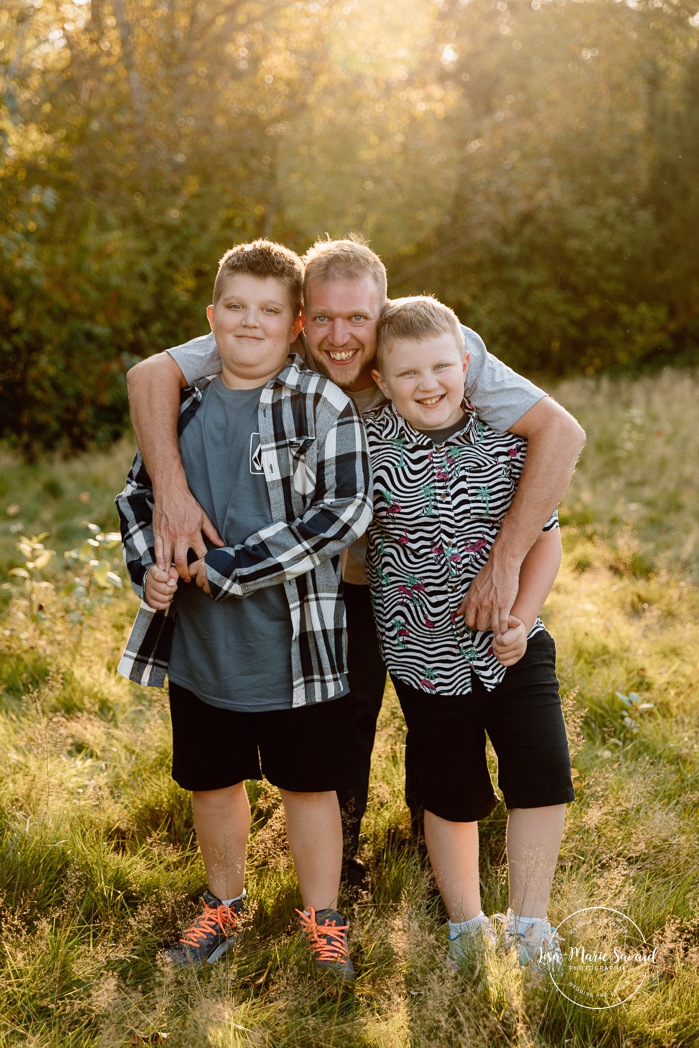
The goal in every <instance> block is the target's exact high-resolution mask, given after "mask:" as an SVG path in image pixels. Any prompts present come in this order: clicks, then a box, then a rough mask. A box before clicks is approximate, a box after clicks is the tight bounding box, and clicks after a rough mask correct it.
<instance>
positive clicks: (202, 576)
mask: <svg viewBox="0 0 699 1048" xmlns="http://www.w3.org/2000/svg"><path fill="white" fill-rule="evenodd" d="M189 571H190V574H191V576H192V580H193V581H194V582H196V584H197V586H198V587H199V589H200V590H203V591H204V593H206V594H207V596H209V597H210V596H211V590H210V588H209V580H208V579H207V577H206V564H205V563H204V558H203V557H202V558H201V559H200V560H195V561H194V563H193V564H190V566H189Z"/></svg>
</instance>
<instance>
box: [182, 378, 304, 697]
mask: <svg viewBox="0 0 699 1048" xmlns="http://www.w3.org/2000/svg"><path fill="white" fill-rule="evenodd" d="M263 388H264V387H263V386H259V387H257V388H256V389H230V388H229V387H228V386H226V385H224V383H223V382H222V381H221V378H220V377H217V378H216V379H214V381H213V382H211V383H210V385H208V386H207V387H206V389H205V390H204V391H203V400H202V403H201V405H200V407H199V408H198V410H197V412H196V414H195V415H194V416H193V418H192V419H191V420H190V422H189V423H188V424H187V426H186V427H185V429H184V431H183V432H182V435H181V437H180V448H181V451H182V462H183V465H184V470H185V473H186V475H187V482H188V484H189V488H190V491H191V492H192V494H193V495H194V497H195V498H196V500H197V502H198V503H199V504H200V506H201V507H202V508H203V509H204V511H205V512H206V513H207V515H208V516H209V518H210V520H211V521H212V522H213V524H214V525H215V527H216V528H217V529H218V532H219V534H220V535H221V538H222V539H223V540H224V542H225V544H226V546H235V545H237V544H238V543H241V542H244V541H245V539H247V538H248V537H249V536H250V535H252V534H254V532H256V531H258V530H259V529H260V528H264V527H266V526H268V525H269V524H271V523H272V513H271V509H270V503H269V494H268V491H267V483H266V480H265V476H264V473H263V471H262V462H261V459H260V435H259V432H258V424H257V413H258V406H259V403H260V396H261V394H262V389H263ZM176 608H177V618H176V621H175V630H174V636H173V642H172V652H171V656H170V664H169V668H168V674H169V676H170V679H171V680H172V681H174V682H175V683H176V684H179V685H181V686H182V687H184V688H188V689H189V690H190V691H192V692H194V694H195V695H197V696H198V697H199V698H200V699H202V700H203V701H204V702H208V703H210V704H211V705H213V706H222V707H226V708H228V709H234V710H243V711H248V712H252V711H261V710H279V709H289V708H291V705H292V701H291V696H292V678H291V654H290V652H291V617H290V614H289V605H288V602H287V599H286V595H285V593H284V588H283V586H282V585H278V586H268V587H266V588H264V589H261V590H258V591H257V592H256V593H253V594H251V595H250V596H248V597H245V598H243V599H241V600H237V599H229V600H221V601H218V602H216V603H215V602H214V601H213V600H212V599H211V597H209V596H207V595H206V594H205V593H204V592H203V591H202V590H200V589H199V588H198V587H197V586H196V584H195V583H193V582H192V583H189V584H187V583H184V582H182V581H180V583H179V586H178V590H177V598H176Z"/></svg>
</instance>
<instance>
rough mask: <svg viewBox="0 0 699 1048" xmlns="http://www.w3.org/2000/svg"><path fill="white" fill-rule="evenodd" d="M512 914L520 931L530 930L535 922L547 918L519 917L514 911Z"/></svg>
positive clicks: (537, 922)
mask: <svg viewBox="0 0 699 1048" xmlns="http://www.w3.org/2000/svg"><path fill="white" fill-rule="evenodd" d="M512 916H513V918H514V922H515V928H516V929H517V931H518V932H528V931H529V929H530V928H533V926H534V925H535V924H539V923H540V922H541V921H545V920H546V918H545V917H518V916H517V914H516V913H513V914H512Z"/></svg>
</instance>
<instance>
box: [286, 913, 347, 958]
mask: <svg viewBox="0 0 699 1048" xmlns="http://www.w3.org/2000/svg"><path fill="white" fill-rule="evenodd" d="M308 909H309V913H308V914H306V913H304V911H303V910H297V911H296V912H297V914H298V915H299V918H300V921H299V923H300V925H301V931H302V932H303V933H304V934H305V935H307V936H308V939H309V942H310V946H311V949H312V950H313V951H314V953H316V954H317V956H318V960H319V961H342V960H344V959H345V957H347V955H348V953H349V951H348V949H347V943H346V942H345V935H344V933H345V932H346V931H347V929H348V928H349V925H348V924H335V922H334V921H330V922H329V923H328V924H318V923H317V921H316V911H315V910H314V909H313V907H312V906H309V908H308Z"/></svg>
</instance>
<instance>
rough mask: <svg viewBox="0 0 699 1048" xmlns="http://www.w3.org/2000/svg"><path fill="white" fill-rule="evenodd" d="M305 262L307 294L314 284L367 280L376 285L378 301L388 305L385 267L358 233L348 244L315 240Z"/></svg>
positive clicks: (349, 238)
mask: <svg viewBox="0 0 699 1048" xmlns="http://www.w3.org/2000/svg"><path fill="white" fill-rule="evenodd" d="M303 261H304V263H305V266H306V273H305V276H304V281H303V290H304V293H307V291H308V284H309V282H310V281H311V280H315V281H318V282H322V283H325V282H332V281H333V280H361V278H362V277H365V276H368V277H371V279H372V280H373V281H374V284H375V285H376V290H377V291H378V292H379V301H380V302H381V303H383V302H385V301H386V293H387V289H388V283H387V278H386V267H385V266H384V264H383V262H382V261H381V259H380V258H379V256H378V255H377V254H376V252H375V251H372V250H371V248H370V247H369V246H368V244H367V243H366V241H365V240H364V239H363V238H362V237H360V236H359V235H358V234H356V233H352V234H351V236H350V237H348V239H347V240H316V242H315V244H313V246H312V247H309V249H308V251H307V252H306V254H305V255H304V256H303Z"/></svg>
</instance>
